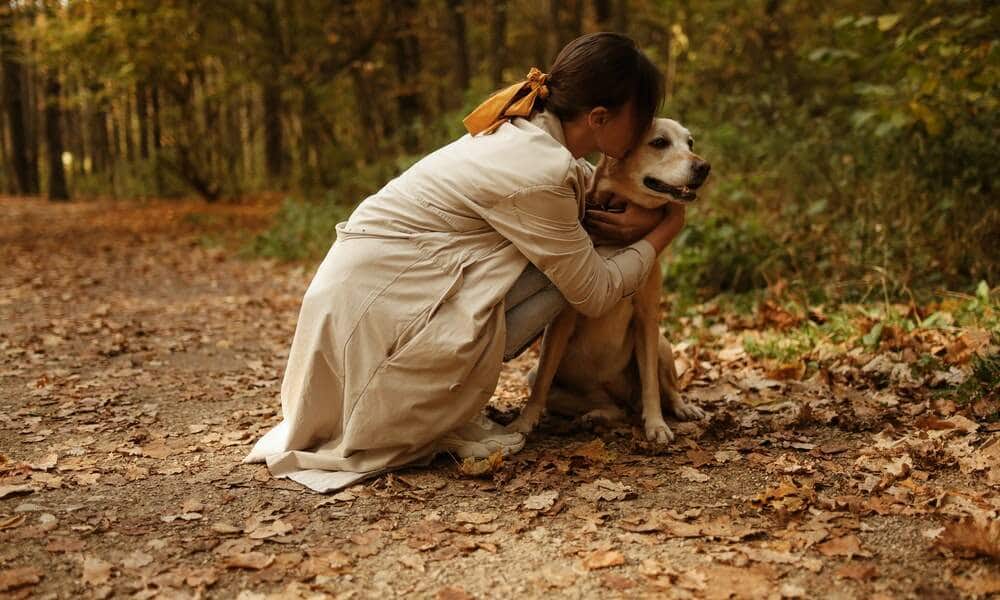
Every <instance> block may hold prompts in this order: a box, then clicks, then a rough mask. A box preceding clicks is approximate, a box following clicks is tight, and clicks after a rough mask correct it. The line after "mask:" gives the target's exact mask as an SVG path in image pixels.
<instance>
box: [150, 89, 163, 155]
mask: <svg viewBox="0 0 1000 600" xmlns="http://www.w3.org/2000/svg"><path fill="white" fill-rule="evenodd" d="M150 96H151V97H150V100H152V104H153V150H155V151H157V152H159V151H160V148H162V147H163V141H162V139H163V138H162V135H161V132H160V86H158V85H156V84H155V83H154V84H153V93H152V94H150Z"/></svg>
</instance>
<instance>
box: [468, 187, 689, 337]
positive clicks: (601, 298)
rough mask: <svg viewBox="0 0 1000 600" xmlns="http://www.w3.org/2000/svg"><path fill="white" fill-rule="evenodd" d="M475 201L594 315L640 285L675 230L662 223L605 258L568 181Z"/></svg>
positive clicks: (576, 304)
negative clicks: (484, 201) (589, 232)
mask: <svg viewBox="0 0 1000 600" xmlns="http://www.w3.org/2000/svg"><path fill="white" fill-rule="evenodd" d="M470 206H471V208H472V209H473V210H475V211H476V212H477V213H478V214H480V216H481V217H482V218H483V219H484V220H485V221H486V222H487V223H489V224H490V225H491V226H492V227H493V228H494V229H496V230H497V231H498V232H499V233H500V234H501V235H502V236H504V237H505V238H507V239H508V240H510V241H511V243H513V244H514V246H515V247H516V248H517V249H518V250H520V251H521V253H522V254H524V255H525V256H526V257H527V258H528V260H530V261H531V262H532V263H533V264H534V265H535V266H537V267H538V268H539V270H541V271H542V272H543V273H545V275H546V276H547V277H548V278H549V279H550V280H551V281H552V283H553V284H555V286H556V287H557V288H558V289H559V291H560V292H562V294H563V296H565V297H566V299H567V300H568V301H569V302H570V304H572V305H573V307H574V308H575V309H576V310H578V311H579V312H581V313H583V314H584V315H587V316H591V317H596V316H600V315H602V314H604V313H605V312H607V311H609V310H611V308H612V307H613V306H614V305H615V304H617V303H618V301H619V300H621V299H622V298H623V297H625V296H628V295H630V294H632V293H633V292H635V291H636V289H638V287H639V286H640V285H641V284H642V282H643V281H644V280H645V278H646V275H648V274H649V270H650V269H651V268H653V265H654V264H655V263H656V254H657V251H658V250H659V249H661V248H662V245H664V244H665V243H666V241H667V237H668V236H669V233H670V231H669V228H667V227H666V226H657V227H656V228H654V230H653V231H652V232H650V233H649V234H648V235H647V236H646V237H647V238H648V239H641V240H639V241H637V242H635V243H634V244H631V245H629V246H625V247H624V248H622V249H621V250H620V251H619V252H618V253H617V254H615V255H613V256H609V257H607V258H605V257H602V256H601V255H600V254H598V253H597V251H596V250H595V249H594V245H593V243H592V242H591V240H590V237H589V236H588V235H587V232H586V231H585V230H584V229H583V226H582V225H581V224H580V221H579V220H578V212H577V210H578V204H577V199H576V195H575V194H574V193H573V191H572V190H571V189H569V188H567V187H565V186H557V185H540V186H532V187H529V188H524V189H522V190H519V191H518V192H515V193H513V194H511V195H509V196H506V197H503V198H500V199H498V200H496V201H494V202H492V203H491V204H490V205H480V204H476V203H470Z"/></svg>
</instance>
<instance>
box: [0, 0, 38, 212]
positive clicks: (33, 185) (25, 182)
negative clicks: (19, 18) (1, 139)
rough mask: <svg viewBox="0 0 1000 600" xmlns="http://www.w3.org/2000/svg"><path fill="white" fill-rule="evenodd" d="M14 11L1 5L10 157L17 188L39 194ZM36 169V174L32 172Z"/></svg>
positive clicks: (0, 49)
mask: <svg viewBox="0 0 1000 600" xmlns="http://www.w3.org/2000/svg"><path fill="white" fill-rule="evenodd" d="M14 17H15V15H14V10H13V9H12V8H11V7H10V5H9V4H7V3H4V4H2V5H0V67H2V69H3V89H2V92H3V98H2V99H3V105H4V107H5V108H6V113H7V123H8V127H9V129H10V138H11V158H12V162H13V166H14V174H15V178H16V182H17V188H16V190H15V191H17V192H19V193H21V194H37V193H38V191H39V190H38V186H37V181H38V174H37V165H36V164H35V163H34V162H33V161H32V160H31V151H30V148H29V142H28V134H27V131H26V128H25V122H24V121H25V119H24V117H25V105H24V90H23V86H22V83H23V81H24V70H23V68H22V66H21V57H20V56H19V51H18V50H19V49H18V47H17V42H16V40H15V38H14ZM32 170H35V173H34V174H33V173H32Z"/></svg>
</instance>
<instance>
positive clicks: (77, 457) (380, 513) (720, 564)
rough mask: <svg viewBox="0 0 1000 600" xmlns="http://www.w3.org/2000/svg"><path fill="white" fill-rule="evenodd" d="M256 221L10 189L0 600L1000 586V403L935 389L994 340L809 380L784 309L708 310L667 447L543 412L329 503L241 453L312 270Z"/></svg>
mask: <svg viewBox="0 0 1000 600" xmlns="http://www.w3.org/2000/svg"><path fill="white" fill-rule="evenodd" d="M266 214H267V210H266V209H262V208H258V207H253V206H236V207H221V208H220V207H207V206H205V205H197V204H170V203H166V202H152V203H150V204H149V205H147V206H144V207H138V206H131V205H113V204H105V203H101V204H72V205H68V206H56V205H50V204H46V203H43V202H38V201H33V200H20V199H0V264H3V265H4V267H3V271H0V401H2V402H3V403H4V404H3V410H2V411H0V594H5V595H9V596H13V597H47V596H52V597H98V598H108V597H136V598H154V597H163V598H187V597H191V598H194V597H206V596H208V597H242V598H267V597H275V598H278V597H281V598H289V597H291V598H295V597H302V598H307V597H357V598H363V597H438V598H469V597H475V598H498V597H511V598H513V597H518V598H520V597H548V596H556V597H629V598H631V597H657V598H659V597H681V598H730V597H737V598H762V597H774V598H779V597H786V598H798V597H801V598H807V597H817V596H825V597H844V598H853V597H864V598H873V597H874V598H906V597H955V596H968V597H987V596H989V595H990V594H994V593H997V592H1000V568H998V565H1000V563H998V561H1000V526H998V525H997V522H998V517H1000V514H998V513H1000V425H998V423H997V421H996V420H995V413H996V411H997V408H996V404H995V403H996V402H997V399H996V398H995V397H991V396H989V395H986V396H981V397H977V398H975V399H974V400H971V401H968V402H965V401H962V400H961V399H959V398H957V397H954V396H953V395H950V394H949V393H948V392H947V390H948V389H950V387H949V386H953V385H957V384H960V383H961V381H962V380H963V379H964V378H967V377H969V372H970V369H971V367H970V364H971V363H970V361H972V360H973V357H974V356H980V355H984V354H989V353H990V352H994V353H995V352H996V349H995V347H994V346H992V345H991V344H992V343H993V342H991V338H990V336H989V335H986V334H984V332H983V330H982V329H981V328H979V327H971V326H970V327H966V326H962V325H961V324H952V325H951V326H949V327H939V328H930V327H927V328H921V329H917V330H914V331H905V330H903V329H900V330H898V331H896V330H893V329H892V326H890V325H886V328H885V329H883V330H881V331H880V335H881V336H882V339H883V341H882V343H881V344H880V343H878V340H876V343H874V344H869V345H868V346H867V347H862V346H858V348H857V349H856V348H852V347H847V346H845V347H842V348H839V349H837V348H833V349H831V348H826V347H823V348H821V349H820V350H817V351H815V354H811V355H810V356H808V357H807V358H805V359H802V362H801V363H799V362H796V361H798V360H799V358H797V357H796V358H789V357H787V356H784V357H780V358H779V357H774V356H772V357H761V356H760V355H759V354H758V353H757V352H756V348H755V347H754V346H753V345H752V344H751V343H748V342H747V340H748V339H763V338H754V337H753V336H755V335H758V334H760V335H764V330H765V329H766V328H770V329H775V328H779V329H780V327H776V324H778V323H782V322H786V323H787V319H794V318H797V317H796V316H795V315H788V314H783V313H782V310H783V309H782V308H781V307H780V306H779V305H778V304H766V303H763V304H761V307H760V308H759V309H758V311H757V312H756V313H755V314H754V315H752V316H751V317H747V318H736V317H730V316H728V315H726V314H722V315H720V314H717V311H718V308H717V307H713V306H708V305H707V306H706V307H704V310H703V312H704V314H701V315H695V316H694V317H692V316H690V315H688V316H685V317H684V318H683V319H681V320H680V321H679V322H680V323H681V325H680V327H681V329H682V331H681V332H680V333H678V337H679V339H677V340H676V344H675V346H676V347H677V348H678V353H677V354H678V356H677V358H678V366H679V367H680V368H681V370H682V371H683V373H682V381H683V383H684V384H685V386H686V387H685V390H684V393H685V394H686V396H687V397H688V398H690V399H691V400H693V401H695V402H697V403H699V405H701V406H702V407H703V408H705V410H706V411H707V412H708V413H709V416H708V417H707V418H706V419H705V420H704V421H701V422H695V423H671V427H672V429H673V430H674V432H675V433H676V434H677V439H676V440H675V442H674V443H673V444H671V445H670V446H668V447H666V448H660V447H654V446H650V445H649V444H647V443H646V442H644V441H642V436H641V435H636V433H635V432H634V431H633V430H632V429H631V428H630V427H619V428H605V429H596V430H591V429H584V428H581V427H580V426H579V425H578V424H576V423H573V422H570V421H566V420H562V419H558V418H549V419H547V420H545V421H544V422H543V425H542V427H541V428H540V430H539V431H538V432H537V433H536V434H535V435H534V436H533V437H532V439H531V440H530V441H529V444H528V446H527V447H526V449H525V450H524V451H522V452H521V453H519V454H518V455H515V456H513V457H510V458H509V459H507V460H500V461H494V462H493V463H492V464H489V465H483V468H482V469H480V470H479V474H478V475H472V474H469V473H468V472H467V469H465V468H464V467H463V465H460V464H459V463H457V462H456V461H455V460H453V459H451V458H450V457H447V456H444V457H439V458H438V459H437V460H436V461H435V462H434V463H433V464H432V465H431V466H430V467H428V468H423V469H407V470H403V471H400V472H397V473H393V474H390V475H387V476H384V477H381V478H379V479H376V480H373V481H370V482H367V483H365V484H362V485H359V486H355V487H354V488H351V489H349V490H346V491H343V492H341V493H338V494H335V495H329V496H321V495H316V494H312V493H310V492H308V491H305V490H303V488H301V486H298V485H297V484H294V483H291V482H288V481H284V480H275V479H273V478H272V477H271V476H270V474H269V473H268V472H267V470H266V468H264V467H262V466H260V465H243V464H240V462H239V461H240V459H241V458H242V457H243V455H244V454H245V453H246V451H247V449H248V448H249V445H250V444H251V443H252V442H253V441H254V440H256V439H257V438H258V437H259V435H260V434H261V433H263V432H264V431H267V430H268V429H269V428H270V427H271V426H273V424H274V423H276V422H277V420H278V415H279V413H280V402H279V399H278V386H279V385H280V376H281V373H282V369H283V367H284V359H285V357H286V355H287V349H288V344H289V343H290V340H291V335H292V332H293V329H294V325H295V318H296V316H297V311H298V306H299V302H300V300H301V295H302V293H303V292H304V290H305V286H306V285H307V284H308V281H309V278H310V276H311V274H312V269H313V268H314V265H301V266H296V265H284V264H278V263H274V262H270V261H261V260H256V259H241V258H238V257H237V254H236V250H235V249H234V248H236V247H237V244H238V242H239V236H240V235H242V234H241V233H240V232H242V231H246V230H247V229H253V228H255V227H258V226H259V225H260V223H261V222H263V220H264V219H265V218H266ZM713 311H716V314H712V313H713ZM803 318H810V317H808V316H805V317H803ZM824 318H830V319H831V320H832V319H833V317H830V316H829V315H825V316H824ZM783 320H784V321H783ZM863 327H864V331H862V334H866V335H867V334H870V333H871V331H872V329H873V326H872V324H870V323H865V324H863ZM754 328H757V329H759V330H760V331H757V332H756V333H754V332H755V329H754ZM848 346H849V344H848ZM908 351H909V352H910V353H911V354H913V355H914V356H917V357H920V356H923V355H924V354H925V353H930V354H931V355H932V356H935V357H936V361H935V362H933V364H930V363H927V364H925V363H926V361H925V362H921V363H920V364H921V365H922V366H921V367H920V368H919V369H918V368H911V367H912V366H913V365H915V364H916V363H917V362H918V361H910V360H908V359H907V354H906V353H907V352H908ZM533 360H534V357H533V356H531V355H526V356H523V357H522V358H520V359H518V360H517V361H515V362H514V363H512V364H509V365H506V366H505V369H504V372H503V375H502V377H501V383H500V386H499V387H498V389H497V392H496V395H495V397H494V400H493V402H492V407H491V414H494V415H495V416H498V417H499V418H503V417H505V416H510V415H511V414H513V412H514V411H516V409H517V408H518V407H519V405H520V403H521V402H522V401H523V399H524V394H525V393H526V387H525V382H524V373H525V371H526V370H527V369H528V368H530V366H531V363H532V361H533ZM928 365H929V366H928Z"/></svg>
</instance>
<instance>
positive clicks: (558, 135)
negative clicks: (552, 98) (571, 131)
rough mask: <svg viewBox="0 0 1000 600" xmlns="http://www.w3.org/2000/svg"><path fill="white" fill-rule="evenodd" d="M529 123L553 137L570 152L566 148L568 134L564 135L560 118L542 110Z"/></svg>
mask: <svg viewBox="0 0 1000 600" xmlns="http://www.w3.org/2000/svg"><path fill="white" fill-rule="evenodd" d="M529 122H530V123H531V124H532V125H534V126H535V127H538V128H539V129H541V130H542V131H544V132H545V133H547V134H549V135H551V136H552V137H553V139H555V140H556V141H557V142H559V143H560V144H562V146H563V147H564V148H566V149H567V150H569V148H567V147H566V134H565V133H563V126H562V121H560V120H559V117H557V116H556V115H555V113H553V112H551V111H548V110H540V111H538V112H537V113H535V115H534V116H533V117H531V118H530V119H529Z"/></svg>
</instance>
